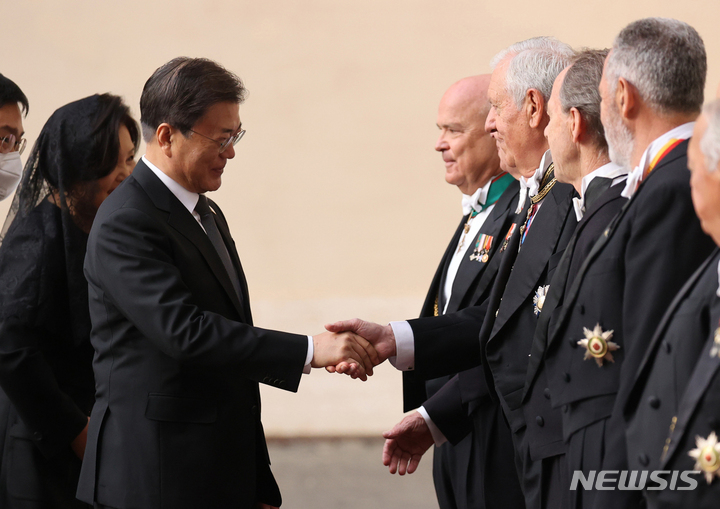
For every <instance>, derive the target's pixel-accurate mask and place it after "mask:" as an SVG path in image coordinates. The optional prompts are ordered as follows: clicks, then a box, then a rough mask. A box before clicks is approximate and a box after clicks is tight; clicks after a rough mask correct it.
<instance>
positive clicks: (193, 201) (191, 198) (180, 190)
mask: <svg viewBox="0 0 720 509" xmlns="http://www.w3.org/2000/svg"><path fill="white" fill-rule="evenodd" d="M142 160H143V162H144V163H145V165H146V166H147V167H148V168H150V171H152V172H153V173H154V174H155V176H156V177H157V178H159V179H160V182H162V183H163V184H165V187H167V188H168V190H169V191H170V192H171V193H172V194H173V195H174V196H175V198H177V199H178V200H179V201H180V203H182V205H183V207H185V208H186V209H187V210H188V212H190V214H192V216H193V217H194V218H195V221H197V222H198V224H199V225H200V227H201V228H202V229H203V231H205V228H203V225H202V221H201V220H200V214H198V213H197V212H195V206H196V205H197V202H198V200H199V199H200V195H199V194H198V193H194V192H192V191H188V190H187V189H185V188H184V187H183V186H181V185H180V184H178V183H177V182H176V181H175V180H173V179H172V178H171V177H170V176H168V175H167V174H166V173H164V172H163V171H162V170H161V169H160V168H158V167H157V166H155V165H154V164H153V163H151V162H150V161H149V160H148V158H147V157H145V156H142ZM314 352H315V348H314V345H313V340H312V336H308V351H307V355H306V356H305V367H304V368H303V373H305V374H308V373H310V370H311V368H312V366H311V363H312V359H313V354H314Z"/></svg>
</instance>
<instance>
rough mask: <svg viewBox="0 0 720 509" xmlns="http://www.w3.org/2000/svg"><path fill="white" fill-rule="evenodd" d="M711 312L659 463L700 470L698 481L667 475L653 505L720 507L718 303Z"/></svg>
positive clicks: (667, 468)
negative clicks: (710, 324)
mask: <svg viewBox="0 0 720 509" xmlns="http://www.w3.org/2000/svg"><path fill="white" fill-rule="evenodd" d="M715 268H717V266H716V267H715ZM711 316H712V317H713V318H714V321H715V325H714V327H713V329H711V331H710V333H709V334H708V336H707V338H706V339H705V344H704V345H703V349H702V350H701V351H700V355H699V357H698V360H697V363H696V364H695V368H694V369H693V372H692V375H691V376H690V378H689V380H688V383H687V388H686V389H685V391H684V392H683V395H682V398H681V399H680V402H679V405H678V410H677V415H676V418H675V419H673V421H672V423H671V426H670V427H669V429H667V430H666V432H667V441H666V445H667V449H666V450H665V451H664V452H663V453H661V456H660V463H659V468H660V469H661V470H665V471H679V472H686V471H688V470H696V471H697V470H699V471H700V472H701V473H700V475H692V476H691V478H692V479H694V480H696V481H697V486H696V487H695V488H694V489H689V490H679V489H677V488H678V487H691V488H692V486H689V484H690V483H688V482H682V481H683V479H682V477H681V479H680V481H676V483H675V486H674V487H675V488H676V489H669V488H670V482H672V477H671V476H670V475H666V476H665V479H666V480H668V487H667V488H666V489H664V490H659V491H654V492H652V494H651V496H650V498H649V499H648V505H649V507H653V508H656V507H657V508H667V509H669V508H674V509H685V508H688V507H692V508H699V509H711V508H716V507H718V501H720V468H718V467H719V466H720V445H717V441H716V439H717V437H719V436H720V309H719V308H718V305H717V303H715V304H714V305H713V306H712V311H711ZM661 348H662V347H661ZM713 435H714V437H713ZM713 438H715V440H713ZM708 439H709V441H710V443H707V441H708ZM703 442H705V443H703ZM713 443H714V447H712V444H713ZM702 446H705V447H702ZM709 446H710V447H709ZM686 475H687V474H686ZM648 494H650V492H648Z"/></svg>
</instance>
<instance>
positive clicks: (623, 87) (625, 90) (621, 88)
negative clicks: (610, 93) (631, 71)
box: [615, 78, 640, 119]
mask: <svg viewBox="0 0 720 509" xmlns="http://www.w3.org/2000/svg"><path fill="white" fill-rule="evenodd" d="M639 99H640V96H639V94H638V91H637V88H635V86H634V85H633V84H632V83H630V82H629V81H628V80H626V79H625V78H618V83H617V89H616V90H615V104H616V106H617V108H618V111H619V112H620V116H621V117H622V118H626V119H629V118H633V117H635V115H636V113H637V106H638V101H639Z"/></svg>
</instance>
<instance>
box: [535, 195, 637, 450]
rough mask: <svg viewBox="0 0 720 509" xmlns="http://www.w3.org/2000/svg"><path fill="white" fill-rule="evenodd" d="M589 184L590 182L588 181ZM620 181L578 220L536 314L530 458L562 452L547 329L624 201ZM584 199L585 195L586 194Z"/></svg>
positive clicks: (559, 421) (560, 429) (559, 416)
mask: <svg viewBox="0 0 720 509" xmlns="http://www.w3.org/2000/svg"><path fill="white" fill-rule="evenodd" d="M590 185H591V186H592V182H591V184H590ZM624 187H625V186H624V184H623V183H618V184H617V185H615V186H613V187H608V188H607V189H606V190H605V191H604V192H603V193H602V194H601V195H600V196H598V197H597V198H596V199H595V200H594V201H593V202H592V203H590V204H588V206H587V211H586V213H585V214H584V215H583V218H582V220H581V221H580V222H579V223H578V225H577V228H576V230H575V233H574V235H573V238H572V239H571V240H570V242H569V243H568V247H567V249H566V251H565V254H564V255H563V257H562V259H561V260H560V263H559V264H558V267H557V270H556V271H555V275H554V277H553V279H552V281H551V282H550V288H549V290H548V295H547V296H546V298H545V303H544V305H543V309H542V313H541V314H540V317H539V318H538V324H537V328H536V329H535V337H534V338H533V343H532V347H531V350H530V360H529V363H528V371H527V375H526V377H525V389H524V392H523V412H524V414H525V421H526V423H527V426H528V427H527V443H528V445H529V448H530V455H531V457H532V459H533V460H538V459H542V458H545V457H549V456H554V455H556V454H562V453H563V452H564V443H563V434H562V417H561V415H560V411H559V409H553V408H552V407H551V406H550V398H549V396H550V392H549V389H548V388H547V373H546V372H545V366H544V363H543V358H544V356H545V348H546V347H547V337H548V331H549V330H550V329H551V328H552V326H553V324H554V323H555V322H554V320H556V319H557V317H558V315H559V313H560V310H561V309H562V301H563V296H564V294H565V290H566V288H567V285H568V284H569V283H572V280H573V279H574V277H575V275H576V272H577V269H578V268H579V266H580V264H582V262H583V260H584V259H585V257H587V255H588V253H589V252H590V250H591V249H592V246H593V245H594V244H595V242H596V241H597V239H598V237H600V235H601V234H602V232H603V230H604V229H605V228H606V227H607V225H608V224H609V223H610V221H611V220H612V218H613V217H614V216H615V215H616V214H617V213H618V212H619V211H620V209H621V207H622V206H623V204H624V203H625V202H626V201H627V200H626V199H625V198H623V197H621V196H620V193H621V192H622V190H623V188H624ZM586 202H587V197H586Z"/></svg>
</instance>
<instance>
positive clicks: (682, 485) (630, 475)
mask: <svg viewBox="0 0 720 509" xmlns="http://www.w3.org/2000/svg"><path fill="white" fill-rule="evenodd" d="M699 474H701V472H700V471H699V470H685V471H682V472H680V471H679V470H654V471H652V472H648V471H647V470H641V471H638V470H631V471H627V470H622V471H621V470H600V471H597V470H590V471H589V472H588V475H587V477H586V476H585V474H584V473H583V472H582V471H580V470H575V471H574V472H573V476H572V482H571V483H570V489H571V490H577V489H578V485H581V486H582V489H583V490H586V491H590V490H593V489H595V490H606V491H607V490H644V489H647V490H666V489H671V490H678V491H685V490H687V491H689V490H694V489H695V488H697V487H698V482H697V480H695V479H693V478H692V477H691V476H693V475H699Z"/></svg>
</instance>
